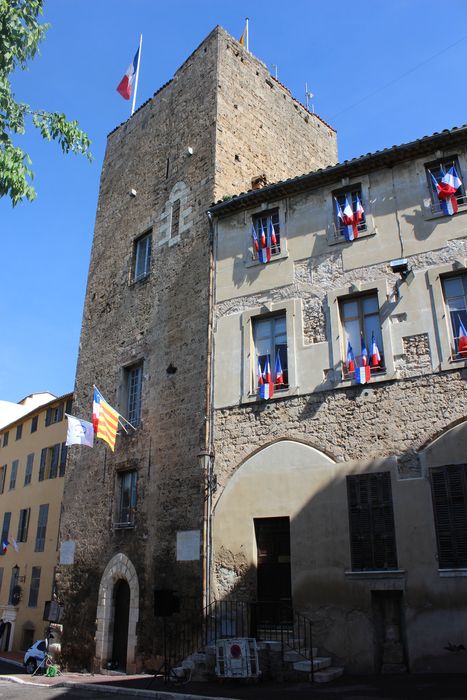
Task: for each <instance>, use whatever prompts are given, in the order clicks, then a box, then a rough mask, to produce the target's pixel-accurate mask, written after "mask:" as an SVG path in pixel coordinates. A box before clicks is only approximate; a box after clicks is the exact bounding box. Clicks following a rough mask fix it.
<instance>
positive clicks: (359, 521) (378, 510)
mask: <svg viewBox="0 0 467 700" xmlns="http://www.w3.org/2000/svg"><path fill="white" fill-rule="evenodd" d="M347 498H348V507H349V527H350V551H351V558H352V569H353V570H355V571H365V570H369V571H371V570H378V569H397V553H396V533H395V527H394V513H393V505H392V492H391V475H390V473H389V472H379V473H373V474H356V475H352V476H348V477H347Z"/></svg>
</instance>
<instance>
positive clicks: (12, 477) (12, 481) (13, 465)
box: [8, 459, 19, 491]
mask: <svg viewBox="0 0 467 700" xmlns="http://www.w3.org/2000/svg"><path fill="white" fill-rule="evenodd" d="M18 466H19V460H17V459H15V460H14V461H13V462H12V463H11V474H10V485H9V487H8V490H9V491H13V490H14V489H15V488H16V477H17V475H18Z"/></svg>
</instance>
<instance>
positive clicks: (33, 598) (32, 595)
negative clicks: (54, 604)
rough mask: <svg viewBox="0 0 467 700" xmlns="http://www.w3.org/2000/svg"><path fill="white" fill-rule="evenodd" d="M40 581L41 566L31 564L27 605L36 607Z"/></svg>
mask: <svg viewBox="0 0 467 700" xmlns="http://www.w3.org/2000/svg"><path fill="white" fill-rule="evenodd" d="M40 583H41V567H40V566H33V567H32V569H31V587H30V589H29V600H28V607H29V608H36V607H37V600H38V598H39V587H40Z"/></svg>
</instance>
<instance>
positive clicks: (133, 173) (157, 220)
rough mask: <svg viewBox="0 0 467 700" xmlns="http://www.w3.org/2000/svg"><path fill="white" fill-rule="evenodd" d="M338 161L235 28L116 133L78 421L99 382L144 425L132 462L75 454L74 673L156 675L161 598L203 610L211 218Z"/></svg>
mask: <svg viewBox="0 0 467 700" xmlns="http://www.w3.org/2000/svg"><path fill="white" fill-rule="evenodd" d="M336 159H337V148H336V134H335V132H334V130H333V129H332V128H331V127H329V126H328V125H327V124H326V123H325V122H323V121H322V120H321V119H320V118H319V117H318V116H317V115H315V114H310V113H309V112H307V111H306V109H305V108H304V107H303V106H302V105H301V104H300V103H298V102H297V101H296V100H294V99H293V98H292V96H291V94H290V92H289V91H288V90H287V89H286V88H285V87H284V86H283V85H281V84H280V83H279V82H278V81H276V80H275V79H274V78H272V77H271V76H270V74H269V72H268V71H267V69H266V67H265V66H264V64H262V63H261V62H260V61H259V60H258V59H256V58H255V57H253V56H252V55H251V54H249V53H248V52H247V51H246V50H245V49H244V48H243V47H242V46H240V44H239V43H238V42H237V41H236V40H234V39H233V38H232V37H231V36H229V35H228V34H227V33H226V32H225V31H224V30H223V29H221V28H219V27H217V28H216V29H214V30H213V31H212V32H211V34H210V35H209V36H208V37H207V38H206V39H205V40H204V41H203V43H202V44H201V45H200V46H199V47H198V48H197V49H196V50H195V51H194V53H193V54H192V55H191V56H190V57H189V58H188V59H187V60H186V61H185V63H184V64H183V65H182V66H181V67H180V69H179V70H178V71H177V72H176V74H175V76H174V77H173V79H172V80H171V81H169V82H168V83H167V84H166V85H164V86H163V87H162V88H161V89H160V90H159V91H158V92H156V93H155V95H154V96H153V98H152V99H150V100H148V101H147V102H146V103H145V104H144V105H142V107H140V109H139V110H138V111H137V112H136V113H135V114H134V115H133V116H132V117H131V118H130V119H129V120H128V121H127V122H125V123H124V124H122V125H121V126H119V127H118V128H117V129H115V130H114V131H113V132H112V133H111V134H110V135H109V138H108V144H107V150H106V155H105V160H104V165H103V169H102V176H101V183H100V193H99V202H98V208H97V215H96V224H95V231H94V242H93V249H92V256H91V263H90V268H89V276H88V285H87V292H86V300H85V308H84V314H83V324H82V331H81V342H80V352H79V360H78V367H77V376H76V386H75V396H76V399H75V409H74V412H75V413H76V415H79V416H83V417H89V416H90V411H91V405H92V392H93V384H95V385H97V386H98V387H99V389H100V391H101V392H102V394H103V395H104V397H105V398H106V399H107V401H108V402H109V403H110V404H112V405H113V406H114V407H115V408H117V410H118V411H119V412H120V413H121V414H122V415H123V416H125V417H128V410H129V408H130V409H131V411H132V413H133V414H134V416H135V418H134V422H137V423H138V425H137V427H136V430H134V431H133V430H131V429H130V430H129V433H128V434H125V433H124V432H123V431H121V434H119V436H118V438H117V445H116V449H115V452H114V453H112V452H111V451H110V450H109V448H108V447H107V446H106V445H105V444H104V443H103V442H102V441H98V442H97V444H96V445H95V447H94V449H93V450H90V449H88V448H86V447H78V446H77V447H72V448H71V449H70V457H69V464H68V467H67V480H66V485H65V497H64V504H63V514H62V521H61V541H62V543H63V542H65V541H67V540H70V545H69V546H70V547H71V549H73V546H74V560H73V561H74V563H73V564H69V565H63V566H61V567H60V571H59V575H58V587H59V591H60V596H61V598H62V600H63V602H64V604H65V620H64V636H63V653H64V657H65V659H66V660H67V661H68V663H69V665H70V666H79V667H81V668H82V667H83V666H86V667H88V668H89V667H90V665H91V664H92V663H94V665H95V667H96V668H99V667H102V666H105V665H106V664H107V662H108V661H110V660H114V661H117V662H118V665H119V667H120V668H122V669H125V668H126V669H127V670H128V671H130V670H133V669H135V668H137V667H141V666H142V665H143V664H145V663H146V665H147V664H148V663H149V659H150V658H151V657H153V656H154V655H155V654H157V639H156V640H155V627H154V611H153V605H154V589H175V590H176V592H177V595H178V596H179V598H180V599H181V603H182V607H183V606H188V605H193V606H198V607H200V606H201V605H202V602H203V594H204V595H205V592H206V591H205V588H206V587H205V583H204V580H205V578H206V572H205V562H204V556H205V547H204V532H205V531H204V519H205V518H204V514H205V502H204V501H205V479H206V474H205V469H204V463H203V459H202V457H200V455H202V452H203V450H205V448H206V435H207V432H208V426H207V410H206V406H207V400H208V396H209V391H210V366H209V347H208V337H209V333H208V325H209V307H210V304H209V293H210V274H211V266H210V245H209V239H210V228H209V222H208V218H207V216H206V211H207V209H208V207H209V205H210V204H211V203H212V202H213V201H216V200H218V199H220V198H223V197H229V196H232V195H235V194H236V193H239V192H242V191H246V190H249V189H251V187H252V181H253V180H254V179H257V180H258V182H264V181H267V182H274V181H277V180H280V179H284V178H288V177H290V176H293V175H298V174H300V173H303V172H307V171H310V170H312V169H315V168H319V167H324V166H327V165H331V164H334V163H335V162H336ZM140 389H141V392H140ZM129 397H130V398H129ZM129 402H130V404H131V405H130V406H129ZM139 408H140V409H141V410H140V413H139ZM135 411H136V412H135ZM122 512H123V516H122ZM122 517H123V521H122ZM177 542H178V548H177ZM183 542H185V543H188V547H187V546H185V547H183V546H182V545H183ZM73 543H74V544H73ZM198 543H199V544H198ZM177 552H178V556H177Z"/></svg>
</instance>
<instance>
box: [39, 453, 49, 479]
mask: <svg viewBox="0 0 467 700" xmlns="http://www.w3.org/2000/svg"><path fill="white" fill-rule="evenodd" d="M47 452H48V447H43V448H42V450H41V461H40V464H39V481H44V479H45V468H46V465H47Z"/></svg>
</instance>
